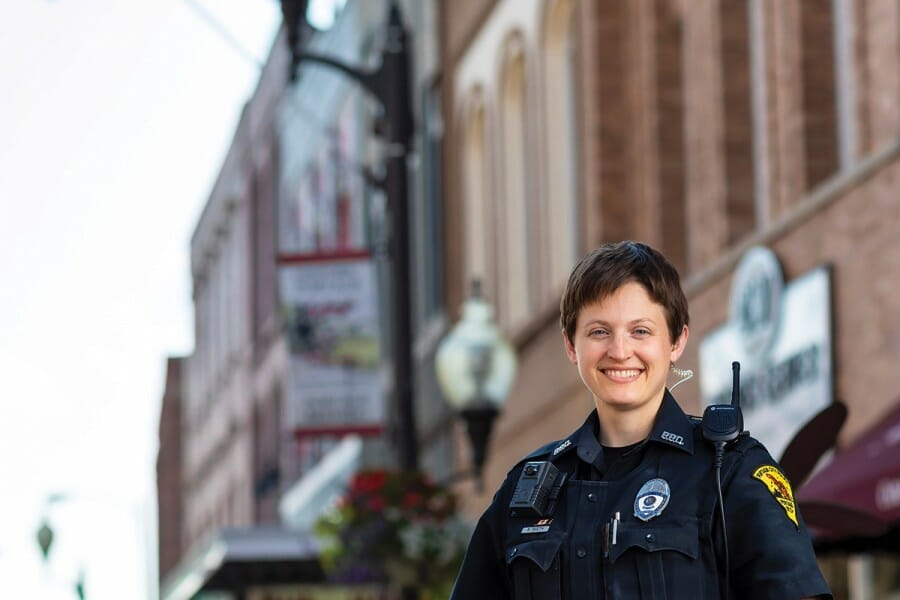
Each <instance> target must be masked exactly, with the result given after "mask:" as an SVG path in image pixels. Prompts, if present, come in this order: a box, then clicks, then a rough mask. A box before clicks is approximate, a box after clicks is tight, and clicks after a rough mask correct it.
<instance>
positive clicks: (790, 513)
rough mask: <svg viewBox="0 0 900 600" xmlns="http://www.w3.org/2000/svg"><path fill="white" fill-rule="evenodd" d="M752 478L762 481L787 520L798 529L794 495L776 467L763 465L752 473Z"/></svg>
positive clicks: (785, 478)
mask: <svg viewBox="0 0 900 600" xmlns="http://www.w3.org/2000/svg"><path fill="white" fill-rule="evenodd" d="M753 477H754V478H755V479H758V480H760V481H762V482H763V483H764V484H765V486H766V488H768V490H769V492H770V493H771V494H772V496H774V497H775V500H777V501H778V504H780V505H781V508H783V509H784V512H785V514H787V517H788V519H790V520H791V521H793V523H794V525H795V526H796V527H797V528H798V529H799V528H800V524H799V523H798V522H797V505H796V503H795V502H794V493H793V492H792V491H791V484H790V483H788V480H787V477H785V476H784V475H783V474H782V472H781V471H779V470H778V468H777V467H774V466H772V465H763V466H761V467H759V468H758V469H756V470H755V471H753Z"/></svg>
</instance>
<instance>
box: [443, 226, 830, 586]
mask: <svg viewBox="0 0 900 600" xmlns="http://www.w3.org/2000/svg"><path fill="white" fill-rule="evenodd" d="M560 310H561V323H562V330H563V338H564V342H565V348H566V354H567V355H568V357H569V360H570V361H571V362H572V363H573V364H574V365H575V367H576V368H577V370H578V373H579V375H580V376H581V380H582V381H583V382H584V384H585V386H586V387H587V388H588V389H589V390H590V392H591V394H592V395H593V399H594V404H595V408H596V410H593V411H591V413H590V415H589V416H588V418H587V420H586V421H585V422H584V425H582V426H581V427H580V428H579V429H578V430H576V431H575V432H574V433H572V434H571V435H570V436H568V437H567V438H565V439H563V440H560V441H556V442H553V443H551V444H548V445H546V446H544V447H542V448H539V449H538V450H536V451H535V452H533V453H532V454H530V455H529V456H527V457H525V458H524V459H523V460H522V461H521V462H520V463H519V464H517V465H515V466H514V467H513V468H512V470H510V472H509V474H508V475H507V477H506V480H505V481H504V482H503V484H502V486H501V487H500V489H499V490H498V491H497V493H496V495H495V496H494V499H493V502H492V503H491V505H490V506H489V507H488V509H487V510H486V511H485V513H484V514H483V515H482V517H481V518H480V519H479V521H478V524H477V526H476V528H475V531H474V533H473V535H472V539H471V541H470V543H469V547H468V550H467V553H466V557H465V560H464V561H463V565H462V568H461V569H460V572H459V575H458V577H457V580H456V585H455V586H454V589H453V593H452V595H451V598H452V599H455V600H473V599H480V598H484V599H491V600H495V599H505V598H508V599H515V600H523V599H540V600H554V599H575V600H581V599H594V598H610V599H629V600H630V599H637V598H642V599H647V598H653V599H658V598H668V599H683V598H690V599H694V598H753V599H757V598H779V599H781V598H784V599H791V600H797V599H800V598H809V597H820V598H830V597H831V594H830V592H829V589H828V585H827V584H826V583H825V580H824V579H823V577H822V574H821V572H820V570H819V567H818V565H817V563H816V558H815V555H814V553H813V549H812V544H811V543H810V539H809V535H808V533H807V531H806V528H805V526H804V524H803V521H802V519H801V518H800V515H799V514H798V513H797V510H796V504H795V501H794V497H793V493H792V490H791V486H790V483H788V481H787V480H786V478H785V477H784V475H783V474H782V473H781V471H780V470H779V469H778V465H777V464H776V462H775V461H774V460H773V459H772V457H771V455H770V454H769V453H768V451H766V449H765V448H764V447H763V446H762V445H761V444H760V443H759V442H757V441H756V440H755V439H753V438H752V437H750V436H749V435H746V434H742V435H740V436H739V437H737V439H735V440H734V441H732V442H730V443H729V444H728V446H727V447H726V448H725V452H724V455H721V458H720V463H719V464H720V467H721V468H720V470H719V471H718V480H719V482H720V485H721V492H722V496H723V497H724V501H723V502H722V503H721V504H720V503H719V488H718V486H717V476H716V475H717V473H716V469H715V466H714V465H715V463H716V453H715V448H714V446H713V444H712V443H710V442H709V441H708V440H707V439H705V438H704V436H703V430H702V427H701V425H700V420H699V419H696V418H694V417H688V416H687V415H685V413H684V412H683V411H682V410H681V408H680V407H679V405H678V403H677V402H676V401H675V399H674V397H673V396H672V394H671V393H670V392H669V390H668V389H667V387H666V382H667V378H668V376H669V374H670V372H675V373H676V374H681V375H685V374H686V372H685V371H682V370H681V369H678V368H677V367H675V363H676V362H677V361H678V359H679V357H680V356H681V354H682V352H683V351H684V347H685V344H686V343H687V339H688V309H687V300H686V298H685V295H684V292H683V290H682V289H681V283H680V279H679V276H678V272H677V271H676V270H675V268H674V267H673V266H672V265H671V264H670V263H669V262H668V260H666V258H665V257H663V256H662V254H660V253H659V252H657V251H656V250H654V249H653V248H650V247H649V246H647V245H645V244H641V243H636V242H620V243H615V244H607V245H604V246H602V247H600V248H598V249H597V250H595V251H594V252H592V253H590V254H589V255H587V256H586V257H584V258H583V259H582V260H581V261H580V262H579V264H578V265H577V266H576V267H575V269H574V270H573V272H572V274H571V276H570V278H569V281H568V284H567V286H566V290H565V292H564V294H563V298H562V301H561V303H560ZM679 383H680V382H679ZM676 385H677V384H676ZM673 387H674V386H673ZM722 506H724V511H722V510H721V507H722Z"/></svg>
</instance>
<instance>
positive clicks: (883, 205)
mask: <svg viewBox="0 0 900 600" xmlns="http://www.w3.org/2000/svg"><path fill="white" fill-rule="evenodd" d="M898 19H900V3H897V2H893V1H888V2H882V1H879V0H855V1H854V0H835V1H832V0H822V1H812V2H805V1H804V2H800V1H793V0H791V1H787V2H766V1H764V0H709V1H703V2H683V1H679V0H637V1H634V2H618V1H616V0H598V1H579V0H548V1H544V2H539V1H533V2H531V1H522V0H468V1H465V2H456V3H453V4H452V7H451V6H450V5H449V3H448V4H446V5H444V10H443V12H442V34H443V35H442V40H443V43H442V57H443V58H442V61H443V72H444V79H443V84H444V94H443V100H444V120H445V131H446V134H447V142H446V146H445V148H446V160H445V172H446V174H447V177H446V178H445V187H444V192H445V200H446V205H447V208H446V210H445V215H446V246H447V252H446V256H447V257H448V258H447V261H448V262H447V265H446V298H447V305H448V306H449V307H453V306H457V305H458V304H459V302H460V301H461V300H462V298H463V297H464V295H465V290H466V289H467V286H468V284H469V281H470V280H471V279H473V278H478V279H483V280H484V289H485V290H486V293H487V295H488V297H489V298H490V299H491V301H492V302H493V303H494V304H495V306H496V308H497V312H498V317H499V320H500V323H501V325H502V327H503V329H504V331H505V333H506V334H507V335H508V336H509V337H510V338H511V339H512V340H514V341H515V345H516V347H517V350H518V354H519V361H520V367H519V368H520V371H519V372H520V375H519V377H518V380H517V382H516V385H515V387H514V389H513V391H512V393H511V394H510V397H509V399H508V401H507V403H506V405H505V408H504V410H503V415H502V418H501V419H500V420H499V421H498V423H497V425H496V426H495V431H494V435H493V440H492V443H491V448H490V451H489V461H488V464H487V465H486V470H485V479H486V485H485V491H484V492H483V493H478V491H477V490H476V489H474V487H467V485H468V484H461V491H465V493H464V494H463V496H462V497H463V498H466V499H467V500H466V510H467V511H468V512H469V513H470V514H471V515H472V516H475V515H477V514H478V513H479V512H480V511H481V510H482V509H483V508H484V507H485V506H486V505H487V503H488V502H489V501H490V498H491V494H492V493H493V490H494V489H496V487H497V486H498V485H499V483H500V481H502V479H503V477H504V476H505V474H506V472H507V470H508V469H509V468H510V467H511V466H512V465H513V464H515V463H516V462H517V461H518V460H519V459H520V458H521V457H522V456H524V455H525V454H526V453H528V452H529V451H530V450H532V449H533V448H535V447H537V446H539V445H541V444H544V443H546V442H548V441H551V440H554V439H559V438H560V437H563V436H565V435H567V434H568V433H569V432H570V431H571V430H573V429H574V428H575V427H577V426H578V425H579V424H580V423H581V422H582V421H583V419H584V417H585V415H586V414H587V413H588V411H589V410H591V408H592V402H591V399H590V395H589V394H588V393H587V392H586V391H585V390H584V388H583V386H582V384H581V382H580V380H579V378H578V375H577V373H576V371H575V370H574V369H573V368H572V366H571V365H570V364H569V363H568V361H567V359H566V357H565V353H564V351H563V344H562V339H561V336H560V326H559V324H558V314H559V313H558V302H559V296H560V293H561V291H562V286H563V285H564V283H565V279H566V277H567V275H568V272H569V269H571V267H572V266H573V265H574V263H575V261H576V260H577V259H578V258H579V257H580V256H581V255H582V254H584V253H586V252H587V251H589V250H590V249H592V248H593V247H595V246H597V245H599V244H600V243H603V242H608V241H616V240H621V239H635V240H640V241H644V242H647V243H649V244H651V245H653V246H655V247H657V248H659V249H660V250H662V251H663V252H664V253H665V254H666V255H667V256H669V257H670V258H671V259H672V261H673V262H674V263H675V265H676V266H677V267H678V268H679V270H680V272H681V274H682V277H683V283H684V286H685V289H686V291H687V293H688V297H689V301H690V305H691V317H692V320H691V340H690V342H689V344H688V349H687V351H686V353H685V355H684V356H683V357H682V359H681V363H683V364H682V365H680V366H683V367H687V368H691V369H693V370H694V371H695V372H697V374H698V376H697V377H695V378H694V379H692V380H691V381H689V382H688V383H686V384H685V385H684V386H682V387H681V388H680V389H679V399H680V401H681V402H682V404H683V407H684V408H685V409H686V410H687V411H688V412H690V413H693V414H700V413H702V410H703V408H704V406H705V405H706V404H707V403H708V402H710V400H711V399H710V393H709V392H708V391H707V390H706V389H705V387H709V386H708V385H707V384H704V383H703V382H704V381H705V380H708V379H709V378H710V376H711V370H713V369H717V368H718V367H715V366H711V365H710V364H709V363H708V361H706V362H705V361H704V357H703V356H701V350H702V348H703V347H704V346H705V345H707V344H709V343H711V342H710V341H709V340H711V339H713V338H714V336H715V335H716V334H717V333H718V332H719V330H720V328H722V327H723V325H724V324H726V323H729V322H730V320H733V316H732V314H731V312H730V310H731V309H730V306H731V305H732V304H733V303H734V302H735V301H734V300H733V298H732V297H733V295H734V292H733V289H734V285H735V284H734V281H735V279H736V278H735V274H736V271H737V270H738V268H739V266H740V265H741V263H742V260H743V259H744V258H745V256H746V255H747V254H748V251H749V250H751V249H752V248H754V247H762V248H765V249H768V251H770V252H771V253H772V254H773V255H774V257H775V259H776V261H777V264H778V266H779V268H780V271H781V273H782V276H783V282H784V283H785V289H786V290H787V289H788V288H791V289H793V286H794V284H795V283H797V282H800V281H801V280H803V278H804V276H806V275H807V274H809V273H811V272H813V271H815V270H816V269H820V268H821V269H825V270H826V271H827V273H828V275H827V277H828V284H827V286H826V288H827V291H826V292H824V293H822V294H821V297H819V296H816V298H817V300H815V302H816V303H817V304H816V306H819V305H820V304H822V305H823V306H825V308H822V309H821V310H822V311H824V313H823V314H825V315H826V317H827V320H828V323H827V326H826V327H824V329H827V330H828V333H829V339H828V343H827V345H826V346H823V348H824V350H823V351H822V352H823V354H821V357H822V358H821V361H824V360H825V359H826V358H827V359H828V360H827V363H828V366H829V368H830V369H831V370H830V371H829V372H824V371H822V373H821V378H822V381H823V382H824V383H823V385H824V386H825V387H824V388H823V389H824V390H825V391H824V392H822V393H820V394H819V396H818V397H816V398H814V399H813V400H812V401H811V402H813V403H814V404H815V406H814V407H812V408H815V409H816V410H818V409H819V408H822V407H825V406H829V405H831V404H833V403H834V402H835V401H839V402H841V403H843V404H844V405H845V406H846V409H847V417H846V421H845V422H844V423H843V427H841V429H840V431H839V433H838V436H837V440H836V444H835V446H836V449H837V452H838V453H840V452H841V450H842V449H846V448H848V447H850V446H852V445H853V444H854V443H856V442H857V441H858V440H859V439H860V438H861V436H862V435H863V434H864V432H866V431H867V430H868V429H870V428H871V427H872V426H874V425H875V424H878V423H879V421H880V420H881V419H882V418H884V417H885V416H886V415H888V414H890V413H891V410H892V409H893V407H894V406H895V405H896V404H897V403H898V402H900V399H898V395H897V392H896V390H897V388H898V385H900V375H898V371H897V369H895V368H892V366H891V365H892V364H893V362H894V361H895V360H896V357H897V352H898V343H900V314H898V313H897V311H896V309H895V308H894V307H893V306H894V305H895V304H896V303H895V302H894V301H893V297H894V295H895V294H896V293H897V292H898V291H900V267H898V266H897V265H896V264H895V262H896V261H895V260H894V259H893V257H894V256H896V255H897V253H898V251H900V201H898V200H897V196H896V186H897V184H898V175H900V161H898V158H900V154H898V152H900V102H898V100H900V77H898V73H900V62H898V61H900V37H898V31H900V20H898ZM799 285H800V284H799V283H798V286H799ZM817 310H818V309H817ZM781 327H782V329H783V331H789V330H792V329H791V327H790V324H784V323H782V324H781ZM781 335H782V337H784V336H785V335H787V334H784V333H783V332H782V334H781ZM821 361H820V363H816V364H819V365H820V366H821V365H822V364H824V362H821ZM704 370H705V372H704ZM723 370H724V371H726V372H727V374H728V375H730V370H729V366H728V363H727V362H726V363H725V364H724V369H723ZM826 384H827V385H826ZM816 403H818V404H816ZM812 408H810V409H809V410H808V412H807V413H804V415H803V417H804V418H803V419H801V420H799V421H798V422H797V423H796V427H795V428H794V429H792V430H790V431H789V432H788V433H791V434H796V433H797V432H798V431H800V430H801V429H802V427H803V424H804V422H805V421H806V419H809V418H810V417H811V416H813V415H814V414H815V412H814V411H812ZM747 412H750V413H751V414H755V413H753V411H752V410H750V407H748V409H747ZM753 418H755V417H753ZM751 432H752V433H757V434H760V433H765V432H761V431H756V432H753V431H751ZM459 446H460V447H464V444H463V443H462V442H460V444H459ZM457 460H460V461H463V462H464V461H465V460H467V458H466V456H465V454H464V453H462V454H460V455H459V456H458V457H457ZM890 477H900V473H884V474H883V478H890ZM885 510H886V511H887V509H885ZM890 510H894V509H893V508H891V509H890ZM889 514H893V513H889V512H884V513H883V515H882V516H884V515H889ZM885 518H888V517H885ZM893 526H894V529H893V531H895V532H896V522H894V525H893ZM894 535H896V533H894ZM854 561H855V559H854V560H853V561H850V565H851V566H850V571H846V570H845V569H844V567H845V566H846V565H845V564H844V563H843V562H840V564H839V565H838V566H837V567H834V569H831V568H830V567H829V577H830V578H831V579H832V582H833V585H835V586H836V589H837V590H838V595H840V594H841V591H844V592H846V590H847V587H846V586H847V585H851V587H853V586H856V587H853V589H855V590H858V589H860V588H859V586H860V585H874V584H872V582H873V581H876V580H877V579H878V577H879V576H883V577H882V578H887V579H890V577H891V575H890V574H887V575H885V574H884V573H888V571H884V569H888V570H890V569H891V568H893V569H896V563H893V564H894V566H893V567H891V566H885V565H884V564H883V563H880V562H877V561H876V562H873V561H869V562H868V563H866V562H865V561H863V563H858V562H854ZM859 564H866V565H868V566H866V567H864V568H862V569H863V571H865V570H866V569H869V570H870V571H871V570H876V571H877V570H878V569H881V570H882V571H879V573H881V575H879V574H878V573H876V574H875V575H871V573H870V575H871V576H857V575H858V574H859V573H860V572H861V571H860V570H859V568H858V567H859ZM873 565H874V566H873ZM847 572H850V573H851V576H850V580H853V581H854V583H852V584H848V583H847V581H848V576H847ZM890 572H893V573H895V572H896V571H890ZM853 573H856V574H857V575H853ZM854 577H855V579H854ZM866 581H868V583H865V582H866ZM884 585H892V584H884ZM841 586H844V587H841ZM887 589H889V588H884V589H878V592H877V593H887V592H886V591H885V590H887ZM891 589H894V588H891ZM894 591H896V589H894Z"/></svg>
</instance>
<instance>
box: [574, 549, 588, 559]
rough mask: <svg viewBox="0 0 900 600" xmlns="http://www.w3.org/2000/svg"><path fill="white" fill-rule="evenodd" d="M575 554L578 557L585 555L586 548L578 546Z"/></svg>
mask: <svg viewBox="0 0 900 600" xmlns="http://www.w3.org/2000/svg"><path fill="white" fill-rule="evenodd" d="M575 554H577V555H578V558H584V557H585V556H587V550H585V549H584V548H579V549H578V551H577V552H575Z"/></svg>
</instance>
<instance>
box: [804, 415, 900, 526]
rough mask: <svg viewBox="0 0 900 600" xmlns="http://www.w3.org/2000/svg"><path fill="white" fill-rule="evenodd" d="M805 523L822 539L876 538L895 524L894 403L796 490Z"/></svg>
mask: <svg viewBox="0 0 900 600" xmlns="http://www.w3.org/2000/svg"><path fill="white" fill-rule="evenodd" d="M797 501H798V503H799V505H800V512H801V514H802V515H803V518H804V519H805V520H806V522H807V523H808V524H809V525H810V526H812V527H813V528H814V529H816V530H818V531H821V532H822V533H823V534H824V536H825V537H835V536H837V537H840V536H877V535H882V534H884V533H885V532H886V531H888V530H889V529H890V528H891V527H892V526H894V527H896V526H897V525H898V524H900V400H898V404H897V405H896V406H895V407H894V408H893V409H892V410H891V411H890V412H889V413H888V414H887V415H886V416H885V417H884V418H883V419H882V420H881V421H880V423H879V424H878V425H876V426H875V427H874V428H872V429H870V430H869V431H867V432H865V433H863V434H862V435H861V436H860V437H859V438H858V439H857V440H856V441H855V442H854V443H853V444H852V445H850V446H849V447H847V448H845V449H843V450H840V451H838V452H835V454H834V458H833V459H832V461H831V462H830V463H828V464H827V465H826V466H825V467H824V468H822V469H821V470H820V471H819V472H817V473H816V474H814V475H813V476H812V477H811V478H810V480H809V481H807V482H806V483H805V484H804V485H803V486H802V487H801V488H800V489H799V490H798V492H797Z"/></svg>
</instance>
